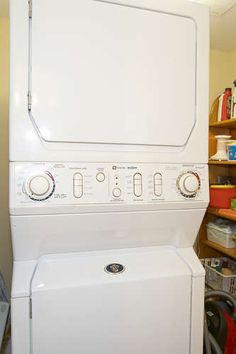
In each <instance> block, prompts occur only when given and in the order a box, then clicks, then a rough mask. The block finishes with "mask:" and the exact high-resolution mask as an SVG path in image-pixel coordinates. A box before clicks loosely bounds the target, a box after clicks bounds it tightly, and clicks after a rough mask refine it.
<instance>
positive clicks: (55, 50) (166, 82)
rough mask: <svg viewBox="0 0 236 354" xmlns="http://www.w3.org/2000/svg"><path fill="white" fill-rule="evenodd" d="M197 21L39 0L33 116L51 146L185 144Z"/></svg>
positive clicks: (89, 0) (85, 2)
mask: <svg viewBox="0 0 236 354" xmlns="http://www.w3.org/2000/svg"><path fill="white" fill-rule="evenodd" d="M196 32H197V30H196V24H195V22H194V21H193V19H190V18H188V17H183V16H177V15H171V14H165V13H160V12H158V11H154V10H148V9H143V8H138V7H133V6H132V7H131V6H126V5H121V4H114V3H110V2H103V1H94V0H80V1H78V0H70V5H69V6H65V2H63V1H56V0H50V1H48V0H40V1H35V2H34V1H33V16H32V29H31V44H32V48H31V54H32V58H31V60H32V62H31V65H32V68H31V73H30V79H29V82H31V84H30V91H31V94H32V106H31V114H32V117H33V119H34V123H35V125H36V126H37V129H38V132H39V134H40V135H41V137H42V139H44V140H45V141H48V142H79V143H113V144H136V145H145V144H148V145H159V146H184V145H185V144H186V142H187V140H188V138H189V136H190V134H191V131H192V129H193V127H194V124H195V106H196V102H195V98H196Z"/></svg>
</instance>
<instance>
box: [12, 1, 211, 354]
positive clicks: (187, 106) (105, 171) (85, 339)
mask: <svg viewBox="0 0 236 354" xmlns="http://www.w3.org/2000/svg"><path fill="white" fill-rule="evenodd" d="M10 15H11V97H10V160H11V162H10V213H11V228H12V242H13V250H14V274H13V287H12V341H13V354H52V353H57V354H66V353H70V354H75V353H81V354H108V353H112V354H120V353H123V354H144V353H145V354H154V353H159V354H170V353H175V354H190V353H191V354H200V353H202V334H203V330H202V327H203V294H204V271H203V269H202V267H201V265H200V262H199V260H198V259H197V257H196V255H195V253H194V251H193V248H192V247H193V243H194V240H195V238H196V235H197V232H198V229H199V226H200V224H201V221H202V218H203V215H204V212H205V209H206V207H207V203H208V172H207V108H208V102H207V97H208V91H207V87H208V11H207V9H206V8H205V7H203V6H200V5H197V4H194V3H192V2H184V1H180V0H176V1H175V0H169V1H168V0H163V1H162V0H155V1H154V0H122V1H121V0H112V1H99V0H97V1H95V0H80V1H77V0H70V1H69V2H65V1H58V0H50V1H48V0H40V1H38V0H33V1H29V3H28V1H27V0H11V6H10Z"/></svg>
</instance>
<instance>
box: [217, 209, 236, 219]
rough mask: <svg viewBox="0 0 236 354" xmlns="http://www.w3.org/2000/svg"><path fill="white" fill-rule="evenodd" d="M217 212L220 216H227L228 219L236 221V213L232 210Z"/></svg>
mask: <svg viewBox="0 0 236 354" xmlns="http://www.w3.org/2000/svg"><path fill="white" fill-rule="evenodd" d="M218 212H219V213H220V214H221V215H222V216H227V217H229V218H235V219H236V211H235V210H232V209H219V210H218Z"/></svg>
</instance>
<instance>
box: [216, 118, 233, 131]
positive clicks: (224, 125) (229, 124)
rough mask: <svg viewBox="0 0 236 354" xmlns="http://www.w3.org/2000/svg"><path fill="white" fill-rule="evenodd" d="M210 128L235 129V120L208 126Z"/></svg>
mask: <svg viewBox="0 0 236 354" xmlns="http://www.w3.org/2000/svg"><path fill="white" fill-rule="evenodd" d="M210 128H225V129H236V118H232V119H227V120H224V121H222V122H215V123H211V124H210Z"/></svg>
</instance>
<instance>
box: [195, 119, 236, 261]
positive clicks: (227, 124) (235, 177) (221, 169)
mask: <svg viewBox="0 0 236 354" xmlns="http://www.w3.org/2000/svg"><path fill="white" fill-rule="evenodd" d="M221 134H226V135H231V136H232V138H231V139H235V140H236V118H232V119H229V120H225V121H223V122H214V123H210V125H209V157H210V156H212V155H214V154H215V152H216V139H215V135H221ZM235 166H236V161H214V160H209V179H210V184H215V183H217V176H230V178H231V180H232V183H234V184H236V168H235ZM216 217H221V218H224V219H227V220H231V221H235V222H236V212H235V215H234V212H232V213H230V214H225V213H224V211H223V210H221V209H215V208H208V209H207V212H206V215H205V218H204V220H203V223H202V225H201V228H200V231H199V256H200V258H205V257H219V256H224V255H225V256H228V257H231V258H233V259H236V248H225V247H222V246H221V245H218V244H216V243H214V242H211V241H208V240H207V232H206V230H207V229H206V225H207V223H208V222H209V221H212V220H214V219H215V218H216Z"/></svg>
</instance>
